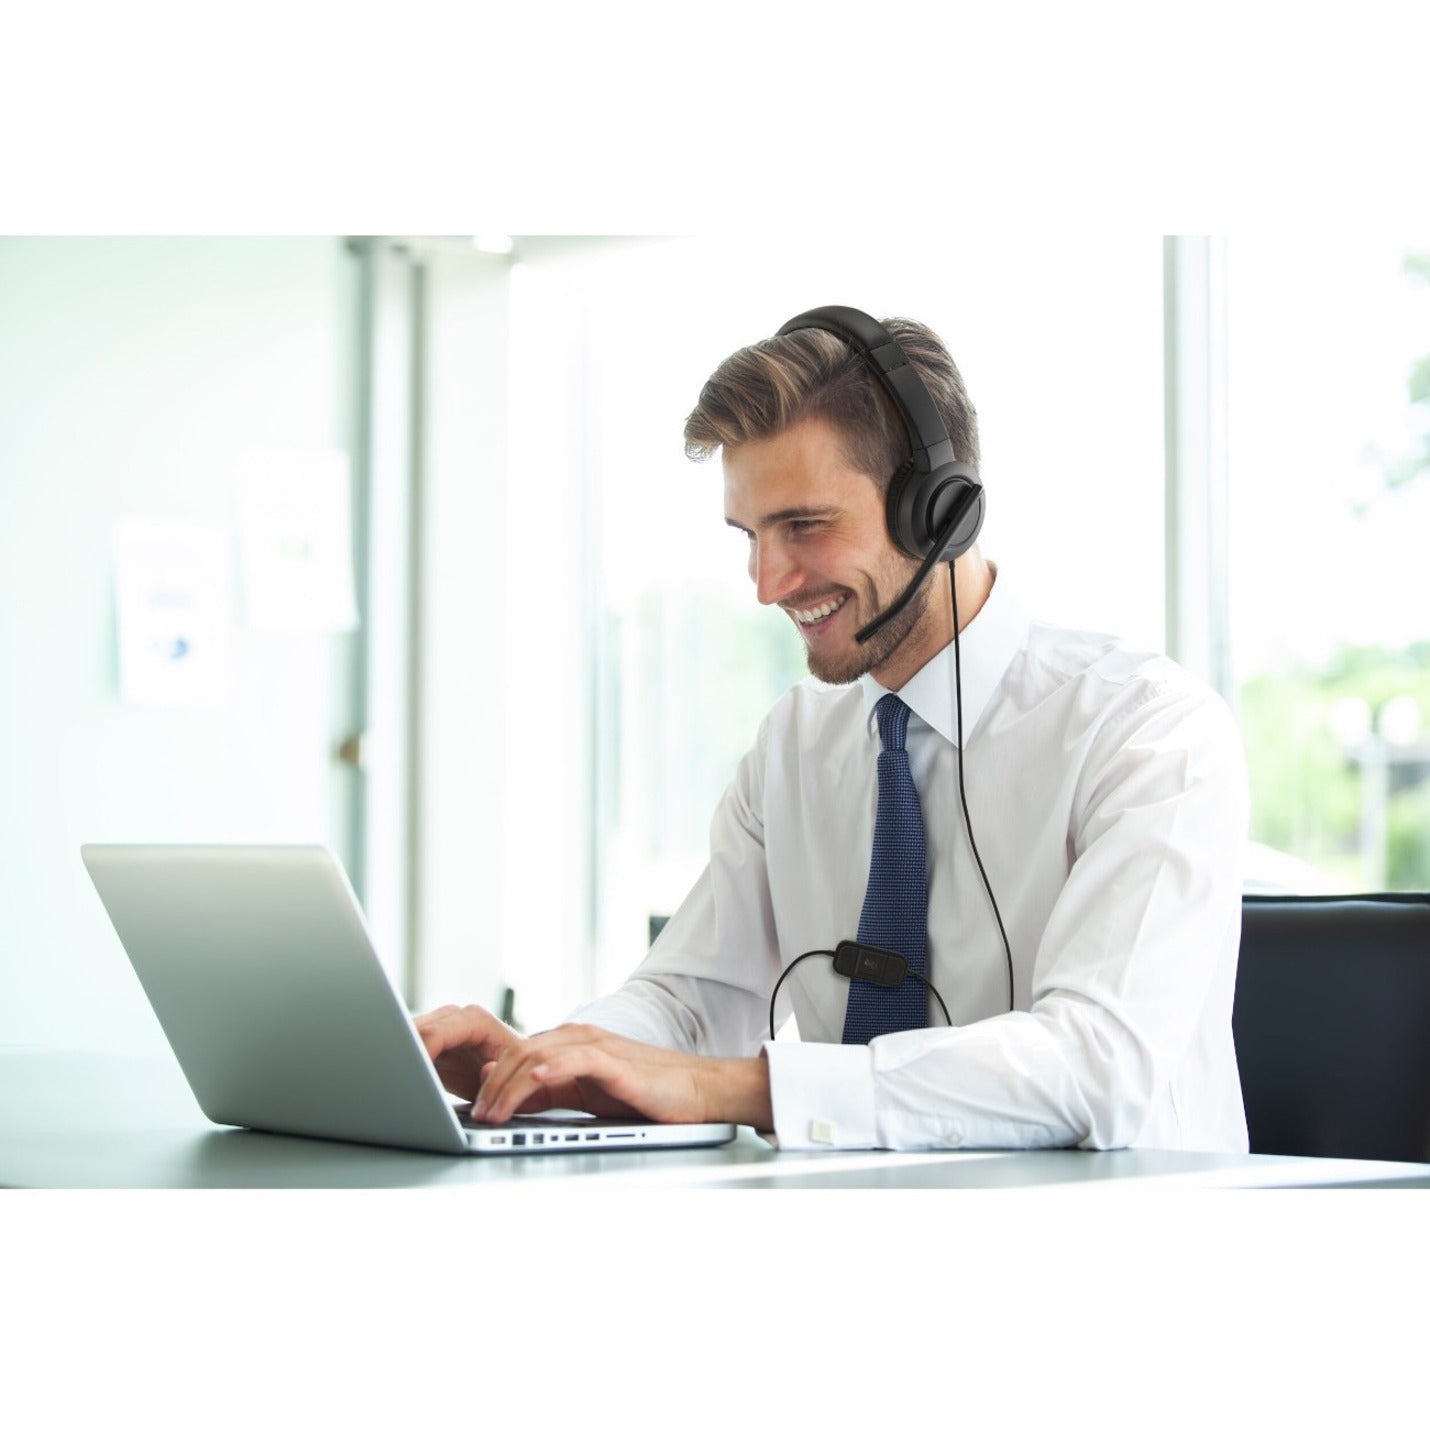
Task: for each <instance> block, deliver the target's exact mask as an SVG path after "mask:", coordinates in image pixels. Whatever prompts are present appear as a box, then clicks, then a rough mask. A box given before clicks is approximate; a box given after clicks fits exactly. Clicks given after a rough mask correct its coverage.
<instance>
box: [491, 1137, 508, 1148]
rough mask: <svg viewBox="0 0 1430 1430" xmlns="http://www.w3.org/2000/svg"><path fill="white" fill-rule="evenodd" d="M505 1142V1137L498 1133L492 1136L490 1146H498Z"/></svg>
mask: <svg viewBox="0 0 1430 1430" xmlns="http://www.w3.org/2000/svg"><path fill="white" fill-rule="evenodd" d="M505 1142H506V1138H505V1137H504V1136H502V1135H500V1134H498V1135H497V1136H495V1137H493V1138H492V1146H493V1147H500V1146H502V1145H504V1144H505Z"/></svg>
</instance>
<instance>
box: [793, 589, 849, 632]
mask: <svg viewBox="0 0 1430 1430" xmlns="http://www.w3.org/2000/svg"><path fill="white" fill-rule="evenodd" d="M848 599H849V597H848V596H836V597H835V598H834V599H833V600H832V601H826V602H825V603H824V604H823V605H822V606H815V607H813V608H812V609H811V610H808V611H794V612H792V614H793V616H794V618H795V620H797V621H798V622H799V623H800V625H802V626H812V625H813V624H814V623H815V622H816V621H822V620H823V619H824V618H825V617H826V616H829V615H833V614H834V612H835V611H837V610H838V609H839V608H840V606H842V605H843V604H844V603H845V601H847V600H848Z"/></svg>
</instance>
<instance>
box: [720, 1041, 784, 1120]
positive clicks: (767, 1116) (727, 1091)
mask: <svg viewBox="0 0 1430 1430" xmlns="http://www.w3.org/2000/svg"><path fill="white" fill-rule="evenodd" d="M711 1061H712V1064H713V1066H712V1068H711V1073H712V1076H711V1078H710V1088H709V1096H708V1098H707V1106H708V1113H707V1116H708V1120H709V1121H711V1122H740V1123H744V1124H745V1125H746V1126H748V1127H754V1128H756V1129H758V1130H759V1131H761V1132H768V1131H770V1130H771V1129H772V1128H773V1127H774V1125H775V1117H774V1110H773V1107H772V1105H771V1103H770V1065H769V1062H768V1061H767V1060H766V1058H765V1056H764V1054H763V1053H761V1054H760V1056H759V1057H755V1058H714V1059H712V1060H711Z"/></svg>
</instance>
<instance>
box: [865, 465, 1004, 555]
mask: <svg viewBox="0 0 1430 1430" xmlns="http://www.w3.org/2000/svg"><path fill="white" fill-rule="evenodd" d="M983 509H984V502H983V484H982V483H981V482H980V481H979V480H978V474H977V472H975V471H974V470H973V468H972V467H970V466H967V465H966V464H965V463H963V462H946V463H945V464H944V465H943V466H941V467H936V468H935V469H934V470H933V471H932V472H925V473H920V472H917V471H900V472H898V473H896V474H895V476H894V478H893V480H892V481H890V483H889V493H888V497H887V499H886V511H887V520H888V524H889V535H890V536H891V537H892V538H893V540H894V543H895V544H896V545H897V546H898V547H899V548H900V549H901V550H903V551H905V552H907V553H908V555H910V556H913V557H916V558H919V559H922V558H923V557H925V556H927V555H928V554H929V553H930V552H931V551H932V550H933V546H934V541H935V538H936V537H937V536H938V534H939V532H941V531H942V530H943V529H944V527H945V526H946V525H947V523H948V522H949V521H951V520H953V519H954V517H955V514H956V513H958V512H959V511H960V510H961V512H962V514H961V515H959V516H958V517H957V523H956V525H955V527H954V531H953V534H952V536H951V537H950V538H949V539H948V541H947V542H945V544H944V546H943V554H942V556H941V558H940V559H941V560H943V561H952V560H954V559H955V558H956V557H959V556H962V555H963V553H964V552H965V551H967V550H968V548H969V547H970V546H972V545H973V543H974V541H976V540H977V538H978V533H979V530H980V529H981V528H982V526H983Z"/></svg>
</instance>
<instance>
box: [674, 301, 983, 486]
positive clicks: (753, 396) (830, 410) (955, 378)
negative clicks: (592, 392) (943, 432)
mask: <svg viewBox="0 0 1430 1430" xmlns="http://www.w3.org/2000/svg"><path fill="white" fill-rule="evenodd" d="M884 327H885V328H886V329H887V330H888V332H889V335H890V337H892V338H894V339H895V341H897V342H898V344H899V346H900V347H901V348H903V350H904V353H905V355H906V356H907V357H908V360H909V362H910V364H911V365H912V366H913V367H914V368H915V370H916V371H917V372H918V374H919V376H920V377H921V378H922V379H923V382H924V386H925V387H927V388H928V390H929V393H930V395H931V396H932V397H933V400H934V403H935V405H936V406H937V408H938V412H939V416H940V417H942V418H943V423H944V426H945V427H946V428H947V429H948V436H949V440H950V441H951V442H952V443H953V454H954V457H955V459H956V460H957V461H960V462H967V463H968V464H969V465H970V466H972V467H974V468H976V467H977V466H978V414H977V412H976V411H974V407H973V404H972V403H971V402H970V401H969V400H968V392H967V390H966V389H965V387H964V385H963V378H962V377H961V376H960V375H959V371H958V368H957V367H955V366H954V362H953V359H952V358H951V357H950V356H949V354H948V349H947V348H945V347H944V345H943V343H942V342H940V341H939V338H938V335H937V334H936V333H934V332H933V331H932V330H931V329H929V328H926V327H925V326H924V325H923V324H922V323H916V322H914V321H913V320H912V319H910V318H886V319H885V320H884ZM808 417H819V418H823V419H824V420H825V421H826V422H828V423H829V424H830V425H831V426H832V427H833V428H834V429H835V430H836V431H837V432H838V433H839V434H840V436H841V438H842V439H843V443H844V451H845V455H846V457H847V458H848V460H849V462H850V464H851V465H853V466H855V467H857V468H859V469H860V470H861V471H865V472H868V473H869V475H870V476H872V477H873V478H874V480H875V481H876V482H877V483H878V484H879V486H880V488H881V489H882V488H884V487H886V486H887V485H888V482H889V478H890V477H891V476H892V475H893V473H894V471H895V469H896V468H897V467H898V466H899V464H900V463H901V462H903V461H904V459H905V458H906V457H908V455H909V452H910V442H909V432H908V428H907V427H906V426H905V425H904V420H903V417H902V416H901V415H900V413H899V410H898V408H897V407H895V406H894V404H893V402H892V401H891V400H890V398H889V396H888V394H887V393H886V392H885V391H884V389H883V386H882V384H881V383H880V382H879V380H878V379H877V378H876V377H875V376H874V374H873V373H872V372H871V371H870V369H869V366H868V364H867V363H866V362H865V361H864V359H863V358H862V357H860V355H859V354H858V353H857V352H856V351H855V350H854V349H853V348H852V347H850V345H849V344H848V343H847V342H845V341H844V340H843V339H842V338H838V337H836V336H835V335H834V334H833V333H826V332H823V331H820V330H815V329H808V328H806V329H803V330H801V331H799V332H796V333H790V334H788V335H787V336H785V337H782V338H764V339H762V340H761V341H760V342H757V343H752V344H751V345H750V346H749V347H747V348H741V349H740V350H739V352H736V353H732V354H731V355H730V356H729V357H727V358H726V359H725V361H724V362H722V363H721V364H720V366H719V367H718V368H716V369H715V371H714V372H713V373H712V374H711V375H710V378H709V380H708V381H707V382H706V384H705V386H704V387H703V388H701V390H700V400H699V402H697V403H696V405H695V411H694V412H692V413H691V414H690V416H689V417H687V418H686V420H685V455H686V456H687V457H689V458H690V459H691V461H694V462H700V461H704V460H705V459H706V458H707V457H710V456H712V455H713V454H714V453H715V452H716V450H717V449H718V448H720V447H738V446H739V445H740V444H741V443H742V442H752V441H758V440H759V439H761V438H764V437H774V436H776V435H778V434H779V433H780V432H783V431H784V430H785V429H786V428H787V427H791V426H793V425H794V424H795V423H796V422H802V421H804V420H805V419H806V418H808Z"/></svg>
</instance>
